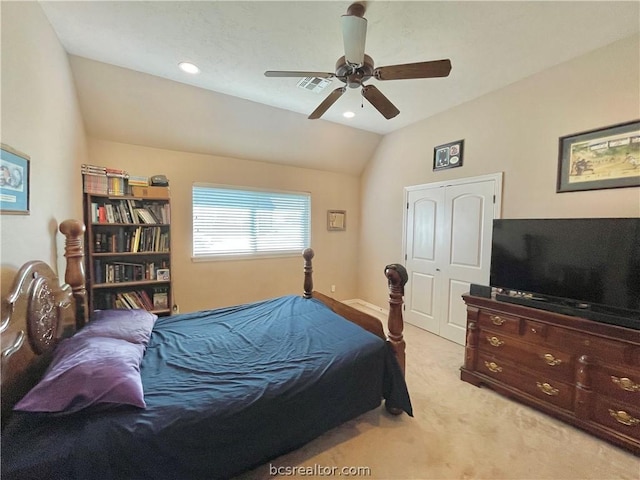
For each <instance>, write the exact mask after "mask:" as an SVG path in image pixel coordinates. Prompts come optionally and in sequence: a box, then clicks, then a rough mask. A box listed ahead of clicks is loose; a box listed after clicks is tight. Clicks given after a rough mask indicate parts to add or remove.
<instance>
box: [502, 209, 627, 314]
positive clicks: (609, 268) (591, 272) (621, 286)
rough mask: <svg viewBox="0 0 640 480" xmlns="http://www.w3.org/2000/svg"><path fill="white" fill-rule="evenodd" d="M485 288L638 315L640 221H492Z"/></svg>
mask: <svg viewBox="0 0 640 480" xmlns="http://www.w3.org/2000/svg"><path fill="white" fill-rule="evenodd" d="M491 286H492V287H498V288H503V289H508V290H512V291H513V290H515V291H518V292H524V293H529V294H533V295H539V296H543V297H547V296H549V297H556V298H562V299H570V300H574V301H576V302H577V303H586V304H599V305H604V306H609V307H615V308H621V309H626V310H632V311H638V310H640V219H638V218H580V219H501V220H494V222H493V240H492V251H491Z"/></svg>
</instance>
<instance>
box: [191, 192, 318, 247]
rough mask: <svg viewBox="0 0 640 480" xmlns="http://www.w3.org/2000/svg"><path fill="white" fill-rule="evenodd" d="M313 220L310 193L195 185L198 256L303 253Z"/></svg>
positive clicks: (195, 222) (194, 245) (194, 198)
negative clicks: (311, 218)
mask: <svg viewBox="0 0 640 480" xmlns="http://www.w3.org/2000/svg"><path fill="white" fill-rule="evenodd" d="M310 217H311V197H310V195H309V194H308V193H290V192H268V191H262V190H251V189H245V188H230V187H222V186H213V185H202V184H195V185H194V186H193V257H194V258H206V257H229V256H246V255H254V256H255V255H281V254H294V253H295V254H300V252H301V251H302V250H303V249H305V248H306V247H308V246H309V243H310V242H309V236H310V230H311V228H310V223H311V221H310Z"/></svg>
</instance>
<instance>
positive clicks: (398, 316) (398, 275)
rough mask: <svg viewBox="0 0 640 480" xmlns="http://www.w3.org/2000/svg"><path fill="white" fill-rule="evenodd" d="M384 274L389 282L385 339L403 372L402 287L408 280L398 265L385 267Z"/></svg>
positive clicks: (401, 267) (402, 268)
mask: <svg viewBox="0 0 640 480" xmlns="http://www.w3.org/2000/svg"><path fill="white" fill-rule="evenodd" d="M384 274H385V276H386V277H387V279H388V280H389V319H388V324H387V327H388V329H389V335H388V337H387V339H388V340H389V342H390V343H391V346H392V347H393V349H394V351H395V352H396V357H398V363H399V364H400V368H401V369H402V373H404V371H405V346H406V344H405V341H404V336H403V334H402V331H403V330H404V321H403V319H402V303H403V301H402V297H403V296H404V286H405V284H406V283H407V280H408V279H409V276H408V274H407V270H406V269H405V268H404V267H403V266H402V265H400V264H397V263H393V264H391V265H387V266H386V267H385V269H384Z"/></svg>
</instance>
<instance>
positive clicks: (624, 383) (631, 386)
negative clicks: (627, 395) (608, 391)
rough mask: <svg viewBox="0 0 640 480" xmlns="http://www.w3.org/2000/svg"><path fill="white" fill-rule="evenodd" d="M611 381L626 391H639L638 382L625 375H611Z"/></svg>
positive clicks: (639, 385)
mask: <svg viewBox="0 0 640 480" xmlns="http://www.w3.org/2000/svg"><path fill="white" fill-rule="evenodd" d="M611 381H612V382H613V383H615V384H616V385H617V386H619V387H620V388H621V389H622V390H626V391H627V392H634V393H636V392H640V383H635V382H633V381H632V380H631V379H629V378H627V377H622V378H619V377H614V376H613V375H611Z"/></svg>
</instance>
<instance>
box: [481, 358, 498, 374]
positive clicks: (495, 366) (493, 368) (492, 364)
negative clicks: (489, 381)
mask: <svg viewBox="0 0 640 480" xmlns="http://www.w3.org/2000/svg"><path fill="white" fill-rule="evenodd" d="M484 366H485V367H487V368H488V369H489V370H491V371H492V372H493V373H500V372H502V367H501V366H499V365H498V364H497V363H495V362H487V361H485V362H484Z"/></svg>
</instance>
